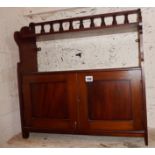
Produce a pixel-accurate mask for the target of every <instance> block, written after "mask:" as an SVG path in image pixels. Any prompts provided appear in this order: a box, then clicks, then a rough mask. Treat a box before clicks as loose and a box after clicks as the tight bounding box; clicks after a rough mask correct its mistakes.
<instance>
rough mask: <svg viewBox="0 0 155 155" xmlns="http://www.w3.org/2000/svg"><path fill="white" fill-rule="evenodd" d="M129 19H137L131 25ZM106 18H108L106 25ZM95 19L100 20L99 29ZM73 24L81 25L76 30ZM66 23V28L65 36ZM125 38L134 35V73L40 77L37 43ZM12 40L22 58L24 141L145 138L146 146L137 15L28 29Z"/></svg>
mask: <svg viewBox="0 0 155 155" xmlns="http://www.w3.org/2000/svg"><path fill="white" fill-rule="evenodd" d="M131 15H136V19H135V21H134V22H133V21H132V20H130V18H129V16H131ZM119 16H121V17H123V19H124V20H123V21H122V23H119V22H118V17H119ZM106 18H111V23H110V24H107V23H106ZM96 19H98V20H100V24H99V25H98V26H97V25H95V20H96ZM86 20H87V23H89V26H88V27H86V26H85V23H86ZM75 21H78V22H79V23H78V24H79V27H78V28H77V29H75V27H74V22H75ZM64 23H65V24H66V23H68V29H67V30H66V29H65V27H64ZM54 24H57V26H56V28H57V30H56V29H55V28H54ZM47 26H48V28H49V29H48V31H47V29H46V27H47ZM37 27H40V31H38V29H37ZM127 32H137V36H138V39H137V42H138V58H139V65H138V66H137V67H128V68H111V69H98V70H97V69H96V70H74V71H58V72H57V71H55V72H38V63H37V51H38V50H40V49H39V48H37V45H36V42H37V41H46V40H55V39H66V38H68V39H69V38H79V37H91V36H99V35H109V34H116V33H127ZM14 38H15V41H16V43H17V44H18V47H19V54H20V62H19V63H18V85H19V99H20V111H21V124H22V135H23V138H28V137H29V132H52V133H76V134H92V135H115V136H136V137H144V139H145V144H146V145H148V133H147V116H146V97H145V81H144V71H143V61H144V57H143V48H142V17H141V11H140V9H137V10H130V11H122V12H114V13H107V14H100V15H93V16H84V17H75V18H69V19H62V20H55V21H47V22H41V23H30V24H29V26H24V27H22V28H21V30H20V31H19V32H15V34H14ZM124 52H125V51H124ZM127 56H128V55H127Z"/></svg>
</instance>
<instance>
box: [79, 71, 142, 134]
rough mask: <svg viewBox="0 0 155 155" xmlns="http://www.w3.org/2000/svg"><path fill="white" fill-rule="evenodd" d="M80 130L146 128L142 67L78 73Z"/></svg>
mask: <svg viewBox="0 0 155 155" xmlns="http://www.w3.org/2000/svg"><path fill="white" fill-rule="evenodd" d="M78 82H79V84H78V90H79V106H78V108H79V109H78V119H79V120H78V128H79V131H80V133H89V134H90V133H92V134H98V133H99V134H101V133H104V132H105V131H134V130H143V122H142V111H143V100H142V85H141V70H139V69H133V70H119V71H104V72H102V71H94V72H91V71H90V72H89V71H88V72H83V73H78Z"/></svg>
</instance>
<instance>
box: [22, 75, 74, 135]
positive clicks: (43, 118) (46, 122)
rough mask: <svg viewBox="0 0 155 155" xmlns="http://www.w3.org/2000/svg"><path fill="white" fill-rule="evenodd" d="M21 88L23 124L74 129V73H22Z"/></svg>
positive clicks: (43, 128) (54, 129)
mask: <svg viewBox="0 0 155 155" xmlns="http://www.w3.org/2000/svg"><path fill="white" fill-rule="evenodd" d="M22 90H23V112H24V126H25V127H28V128H29V129H30V130H32V131H33V130H34V131H36V130H37V131H41V132H42V131H43V132H44V131H49V132H55V133H59V132H61V133H63V132H64V133H74V131H75V124H76V120H77V119H76V116H77V114H76V112H77V109H76V74H74V73H59V72H58V73H48V74H41V73H40V74H39V73H38V74H35V75H33V74H32V75H24V76H23V84H22Z"/></svg>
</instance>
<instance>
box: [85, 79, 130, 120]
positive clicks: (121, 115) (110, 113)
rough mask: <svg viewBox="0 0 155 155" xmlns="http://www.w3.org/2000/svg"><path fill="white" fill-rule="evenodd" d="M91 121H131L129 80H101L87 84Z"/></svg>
mask: <svg viewBox="0 0 155 155" xmlns="http://www.w3.org/2000/svg"><path fill="white" fill-rule="evenodd" d="M87 91H88V95H87V98H88V115H89V119H90V120H131V119H132V103H131V89H130V81H129V80H122V81H120V80H99V81H94V82H91V83H87Z"/></svg>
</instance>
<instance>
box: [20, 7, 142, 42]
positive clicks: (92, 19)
mask: <svg viewBox="0 0 155 155" xmlns="http://www.w3.org/2000/svg"><path fill="white" fill-rule="evenodd" d="M134 15H135V16H134ZM129 16H131V17H132V16H134V17H135V18H136V19H134V22H133V21H132V20H131V21H130V18H129ZM118 18H121V19H123V20H121V23H120V22H119V21H118ZM97 20H98V23H96V21H97ZM107 20H110V22H109V23H107ZM141 22H142V17H141V11H140V9H137V10H130V11H121V12H114V13H107V14H99V15H93V16H84V17H75V18H68V19H61V20H55V21H47V22H41V23H30V25H29V27H23V28H22V29H21V31H20V34H21V37H22V38H34V37H35V38H37V40H49V39H64V38H73V37H74V38H75V37H82V36H94V35H103V34H109V33H110V34H111V33H124V32H131V31H137V29H138V26H140V25H141ZM105 30H106V31H107V33H105Z"/></svg>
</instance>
